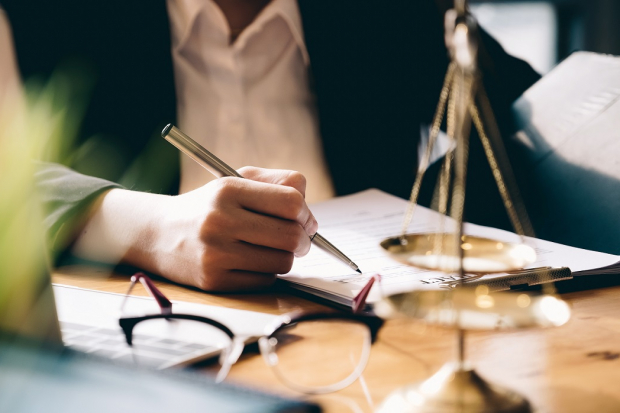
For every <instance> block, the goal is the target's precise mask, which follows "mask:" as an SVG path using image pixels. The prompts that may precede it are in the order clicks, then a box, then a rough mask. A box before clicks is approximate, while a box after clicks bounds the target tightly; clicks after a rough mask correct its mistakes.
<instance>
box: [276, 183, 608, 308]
mask: <svg viewBox="0 0 620 413" xmlns="http://www.w3.org/2000/svg"><path fill="white" fill-rule="evenodd" d="M407 205H408V201H406V200H403V199H401V198H398V197H395V196H392V195H389V194H386V193H384V192H382V191H379V190H376V189H370V190H367V191H363V192H360V193H357V194H354V195H349V196H345V197H340V198H335V199H332V200H329V201H326V202H323V203H319V204H315V205H312V206H311V210H312V212H313V214H314V215H315V217H316V219H317V221H318V222H319V231H320V232H321V234H322V235H323V236H324V237H325V238H326V239H328V240H329V241H330V242H331V243H333V244H334V245H335V246H337V247H338V249H340V250H341V251H342V252H343V253H345V254H346V255H347V256H348V257H349V258H351V259H352V260H353V261H354V262H355V263H356V264H357V265H358V266H359V267H360V270H362V271H363V274H362V275H360V274H358V273H356V272H354V271H353V270H351V269H350V268H348V267H347V266H346V265H344V264H342V263H341V262H340V261H338V260H336V259H334V257H332V256H331V255H329V254H327V253H325V252H324V251H321V250H320V249H318V248H312V249H311V250H310V253H309V254H308V255H307V256H305V257H303V258H299V259H296V260H295V263H294V265H293V268H292V269H291V271H290V272H289V273H288V274H285V275H280V278H282V279H284V280H286V281H289V282H291V283H292V286H293V287H295V288H298V289H300V290H303V291H307V292H311V293H313V294H315V295H318V296H321V297H323V298H327V299H330V300H333V301H335V302H338V303H340V304H344V305H350V304H351V300H352V299H353V298H354V297H355V296H356V295H357V294H358V293H359V291H360V290H361V289H362V288H363V286H364V285H365V284H366V282H367V281H368V279H369V278H370V276H372V275H373V274H375V273H380V274H381V276H382V282H381V286H380V287H379V286H377V285H375V286H373V289H372V291H371V293H370V295H369V297H368V300H367V302H368V303H373V302H375V301H377V300H378V299H380V298H381V296H382V295H391V294H396V293H399V292H405V291H411V290H414V289H418V290H419V289H438V288H439V284H440V283H442V282H445V281H450V280H455V279H456V278H455V276H454V275H446V274H444V273H439V272H434V271H430V270H423V269H419V268H414V267H410V266H407V265H403V264H401V263H399V262H397V261H395V260H393V259H391V258H389V257H388V256H387V255H386V254H385V253H384V252H383V250H382V249H381V247H380V246H379V243H380V242H381V241H382V240H383V239H385V238H387V237H393V236H397V235H399V234H400V233H401V229H402V224H403V219H404V215H405V211H406V208H407ZM442 221H444V222H443V227H442ZM451 229H452V228H451V227H450V222H449V221H448V220H447V219H443V220H442V216H441V215H440V214H439V213H437V212H435V211H432V210H429V209H427V208H424V207H421V206H416V210H415V214H414V218H413V221H412V223H411V225H410V226H409V228H408V231H407V232H408V233H418V232H433V231H439V230H444V231H449V230H451ZM465 233H466V234H469V235H477V236H481V237H486V238H492V239H497V240H502V241H512V242H519V240H520V238H519V237H518V236H517V235H516V234H513V233H510V232H507V231H502V230H498V229H495V228H489V227H483V226H479V225H473V224H466V225H465ZM527 241H528V244H530V245H531V246H532V247H534V248H535V250H536V252H537V255H538V260H537V261H536V262H535V263H533V264H532V265H531V266H530V267H532V268H533V267H540V266H554V267H569V268H571V270H573V271H582V270H588V269H592V268H598V267H603V266H607V265H612V264H614V263H616V262H618V261H620V257H618V256H614V255H610V254H604V253H599V252H594V251H587V250H582V249H578V248H572V247H567V246H564V245H560V244H556V243H552V242H548V241H542V240H538V239H532V238H529V239H528V240H527ZM380 289H381V290H382V291H380Z"/></svg>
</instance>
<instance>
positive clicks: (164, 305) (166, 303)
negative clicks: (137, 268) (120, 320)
mask: <svg viewBox="0 0 620 413" xmlns="http://www.w3.org/2000/svg"><path fill="white" fill-rule="evenodd" d="M138 281H140V282H141V283H142V285H143V286H144V288H145V289H146V291H148V293H149V294H150V295H151V297H153V298H154V299H155V301H157V305H158V306H159V308H160V309H161V313H162V314H172V303H171V302H170V300H168V298H166V296H165V295H164V293H162V292H161V291H160V290H159V288H157V287H156V286H155V283H153V281H152V280H151V279H150V278H149V277H148V276H147V275H146V274H144V273H143V272H137V273H135V274H134V275H132V276H131V284H129V289H128V290H127V294H126V296H125V299H124V300H123V304H122V305H121V310H122V309H123V307H125V302H126V301H127V298H128V297H129V293H130V292H131V290H132V289H133V287H134V286H135V285H136V283H137V282H138Z"/></svg>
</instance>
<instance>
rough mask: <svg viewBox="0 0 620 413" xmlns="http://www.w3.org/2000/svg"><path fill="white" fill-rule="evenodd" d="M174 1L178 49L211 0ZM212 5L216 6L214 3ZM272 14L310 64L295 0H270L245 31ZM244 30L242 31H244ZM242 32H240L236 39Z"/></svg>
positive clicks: (267, 18)
mask: <svg viewBox="0 0 620 413" xmlns="http://www.w3.org/2000/svg"><path fill="white" fill-rule="evenodd" d="M172 1H173V2H175V3H176V4H175V6H176V8H177V10H178V12H177V13H178V18H179V20H180V21H179V23H180V24H181V25H182V29H181V35H180V38H179V42H178V44H177V47H178V48H179V49H182V48H184V46H185V44H186V43H187V42H188V41H189V37H190V35H191V33H192V30H193V27H194V25H195V24H196V21H197V20H198V16H199V15H200V14H201V13H203V12H204V9H205V7H206V3H207V2H212V0H172ZM212 5H213V6H215V7H217V5H216V4H215V3H212ZM274 16H280V17H281V18H282V19H283V20H284V21H285V22H286V23H287V25H288V27H289V30H290V31H291V34H292V36H293V38H294V39H295V42H296V43H297V46H298V47H299V50H300V51H301V55H302V58H303V60H304V63H305V64H306V65H309V64H310V57H309V55H308V50H307V48H306V42H305V40H304V34H303V33H304V32H303V26H302V22H301V15H300V12H299V5H298V4H297V0H272V1H271V2H270V3H269V4H268V5H267V6H265V8H264V9H263V10H262V11H261V12H260V14H259V15H258V16H257V17H256V19H255V20H254V21H253V22H252V23H251V24H250V26H249V27H248V28H246V30H245V31H247V30H251V29H252V28H253V26H261V25H262V24H264V23H266V22H267V21H269V20H271V19H272V18H273V17H274ZM245 31H244V32H245ZM243 35H244V33H242V34H241V36H240V38H239V39H237V41H239V40H242V41H243V39H242V38H241V37H242V36H243Z"/></svg>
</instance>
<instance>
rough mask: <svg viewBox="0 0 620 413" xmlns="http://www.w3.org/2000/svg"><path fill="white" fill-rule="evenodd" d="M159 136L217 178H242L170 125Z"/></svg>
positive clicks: (323, 244) (325, 244)
mask: <svg viewBox="0 0 620 413" xmlns="http://www.w3.org/2000/svg"><path fill="white" fill-rule="evenodd" d="M161 136H162V137H163V138H164V139H166V140H167V141H168V142H170V143H171V144H172V145H174V146H175V147H176V148H177V149H178V150H180V151H181V152H183V153H184V154H186V155H187V156H189V157H190V158H192V159H193V160H194V161H196V162H197V163H198V164H199V165H201V166H202V167H204V168H205V169H207V170H208V171H209V172H211V173H212V174H213V175H215V176H217V177H218V178H222V177H224V176H234V177H237V178H243V176H241V175H240V174H239V173H238V172H237V171H236V170H234V169H233V168H231V167H230V166H228V165H227V164H226V163H225V162H224V161H222V160H221V159H220V158H218V157H217V156H215V155H213V154H212V153H211V152H209V151H208V150H206V149H205V148H204V147H203V146H202V145H200V144H199V143H198V142H196V141H195V140H193V139H192V138H190V137H189V136H187V135H186V134H184V133H183V132H181V131H180V130H179V129H178V128H177V127H175V126H173V125H172V124H168V125H167V126H166V127H165V128H164V130H162V132H161ZM310 239H311V240H312V243H313V244H314V245H316V246H317V247H319V248H321V249H322V250H323V251H326V252H327V253H329V254H331V255H333V256H334V257H336V258H338V259H339V260H341V261H342V262H344V263H345V264H347V265H348V266H349V267H350V268H352V269H353V270H355V271H357V272H359V273H360V274H361V273H362V272H361V271H360V269H359V267H358V266H357V265H356V264H355V263H354V262H353V261H352V260H351V259H350V258H349V257H347V256H346V255H345V254H344V253H343V252H342V251H340V250H339V249H338V248H336V247H335V246H334V245H333V244H332V243H331V242H329V241H328V240H326V239H325V238H324V237H323V236H322V235H321V234H319V233H318V232H317V233H315V234H314V235H313V236H311V237H310Z"/></svg>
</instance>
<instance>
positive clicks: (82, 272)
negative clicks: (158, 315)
mask: <svg viewBox="0 0 620 413" xmlns="http://www.w3.org/2000/svg"><path fill="white" fill-rule="evenodd" d="M53 281H54V282H55V283H60V284H68V285H73V286H77V287H82V288H89V289H94V290H101V291H108V292H116V293H125V291H126V290H127V287H128V284H129V283H128V276H127V275H120V274H114V273H111V272H110V270H107V269H103V268H92V267H86V266H72V267H63V268H60V269H58V270H56V272H55V273H54V275H53ZM156 283H157V286H158V287H160V288H161V289H162V291H163V292H164V293H165V294H166V295H167V296H168V297H169V298H170V299H173V300H182V301H189V302H195V303H201V304H208V305H216V306H223V307H229V308H238V309H243V310H252V311H260V312H265V313H271V314H283V313H287V312H290V311H293V310H300V309H301V310H303V311H321V310H326V311H332V309H331V308H329V307H326V306H324V305H321V304H318V303H315V302H313V301H310V300H308V299H305V298H302V297H299V296H297V295H294V294H291V293H289V292H287V291H286V290H284V289H278V288H276V289H273V290H269V291H264V292H261V293H257V294H208V293H205V292H202V291H199V290H194V289H190V288H186V287H183V286H179V285H174V284H170V283H167V282H165V281H163V280H156ZM134 291H135V292H134V294H136V295H146V292H145V291H144V289H142V288H136V289H134ZM562 297H563V298H564V299H565V300H567V301H568V302H569V304H570V305H571V307H572V318H571V320H570V321H569V322H568V323H567V324H566V325H565V326H563V327H560V328H555V329H547V330H542V329H531V330H522V331H513V332H506V333H493V334H491V333H475V334H469V335H468V338H467V355H468V358H469V360H470V362H471V364H472V365H473V366H475V367H476V369H477V371H478V372H479V373H480V374H481V375H482V376H483V377H485V378H487V379H489V380H490V381H493V382H495V383H497V384H500V385H503V386H507V387H509V388H511V389H513V390H515V391H517V392H519V393H521V394H523V395H524V396H526V397H527V398H528V399H529V400H530V402H532V403H533V404H534V406H535V407H536V408H537V409H538V411H539V412H565V413H568V412H575V413H577V412H579V413H581V412H600V413H603V412H610V413H612V412H614V413H616V412H620V286H614V287H607V288H599V289H594V290H588V291H581V292H574V293H569V294H564V295H562ZM337 333H338V332H337V331H334V334H337ZM455 343H456V338H455V334H454V333H453V332H451V331H446V330H442V329H438V328H435V327H429V326H425V325H423V324H421V323H418V322H414V321H409V320H391V321H388V322H387V323H386V324H385V326H384V327H383V329H382V330H381V332H380V334H379V338H378V340H377V342H376V343H375V344H374V346H373V348H372V352H371V355H370V360H369V362H368V365H367V367H366V370H365V371H364V374H363V378H362V380H358V381H357V382H355V383H354V384H353V385H351V386H349V387H348V388H346V389H344V390H341V391H339V392H337V393H332V394H329V395H322V396H313V397H311V398H310V399H311V400H313V401H316V402H318V403H320V404H321V405H322V406H323V408H324V411H325V412H328V413H331V412H334V413H335V412H355V413H357V412H372V411H373V410H374V407H376V406H377V405H378V404H379V403H380V402H381V401H382V400H383V399H384V398H385V397H386V396H387V395H388V394H389V393H390V392H391V391H392V390H394V389H396V388H398V387H400V386H403V385H406V384H410V383H414V382H417V381H421V380H424V379H425V378H427V377H429V376H430V375H431V374H433V373H434V372H435V371H437V370H438V369H439V368H440V367H441V366H442V365H443V364H444V363H445V362H447V361H451V360H452V359H453V358H454V355H455V354H454V352H455ZM308 368H312V363H309V365H308ZM203 369H204V370H205V374H209V373H210V372H211V371H213V370H214V367H211V366H209V365H208V364H207V365H206V366H204V367H203ZM227 381H229V382H234V383H239V384H243V385H246V386H250V387H255V388H258V389H261V390H265V391H268V392H275V393H279V394H283V395H287V396H292V397H303V396H301V395H300V394H299V393H295V392H294V391H292V390H288V389H287V388H286V387H285V386H284V385H283V384H281V383H280V382H279V381H278V379H277V378H276V376H275V375H274V374H273V372H272V371H271V370H270V367H268V366H267V365H266V364H265V362H264V361H263V359H262V357H261V356H260V354H258V351H257V350H256V349H252V348H250V349H248V350H246V352H245V353H244V355H243V356H242V358H241V359H240V360H239V362H238V363H237V364H236V365H235V366H233V368H232V369H231V371H230V374H229V376H228V378H227Z"/></svg>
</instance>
